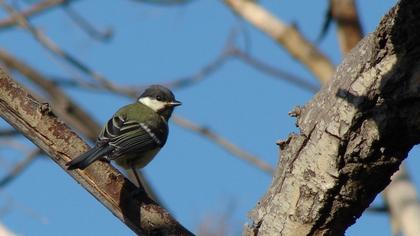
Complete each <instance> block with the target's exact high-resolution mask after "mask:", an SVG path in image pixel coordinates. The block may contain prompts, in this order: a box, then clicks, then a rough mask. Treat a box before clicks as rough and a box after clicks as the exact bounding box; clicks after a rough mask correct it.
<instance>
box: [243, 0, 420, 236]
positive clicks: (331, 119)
mask: <svg viewBox="0 0 420 236" xmlns="http://www.w3.org/2000/svg"><path fill="white" fill-rule="evenodd" d="M419 13H420V1H416V0H402V1H400V2H398V3H397V4H396V6H395V7H394V8H392V9H391V10H390V12H389V13H388V14H387V15H386V16H385V17H384V18H383V19H382V21H381V22H380V24H379V26H378V28H377V29H376V31H375V32H374V33H372V34H370V35H368V36H367V37H366V38H365V39H363V40H362V41H361V42H360V43H359V44H358V45H357V46H356V48H354V49H353V50H352V52H351V53H349V55H347V56H346V58H345V59H344V61H343V62H342V64H341V65H340V66H339V67H338V69H337V71H336V73H335V76H334V79H333V80H332V81H331V83H329V84H328V85H327V86H325V87H324V88H323V89H322V90H321V91H320V92H319V93H318V94H317V95H316V96H315V97H314V99H312V100H311V101H310V102H309V103H308V104H306V105H305V106H304V107H301V108H296V110H295V111H294V112H293V114H294V115H296V116H297V126H298V127H299V129H300V134H292V135H290V136H289V137H288V139H287V140H286V141H282V142H280V143H279V146H280V149H281V160H280V162H279V164H278V166H277V169H276V172H275V175H274V177H273V182H272V184H271V186H270V188H269V190H268V192H267V193H266V194H265V196H264V197H263V198H262V199H261V201H259V202H258V204H257V206H256V207H255V208H254V209H253V210H252V211H251V213H250V218H251V220H252V224H251V225H249V226H247V228H246V229H245V235H288V236H289V235H297V236H302V235H344V232H345V230H346V229H347V228H348V227H349V226H350V225H352V224H354V223H355V221H356V219H357V218H358V217H360V215H361V214H362V212H363V211H364V210H365V209H366V208H367V207H368V206H369V204H370V203H371V202H372V201H373V199H374V198H375V196H376V195H377V194H378V193H379V192H380V191H381V190H383V189H384V188H385V187H386V186H387V185H388V184H389V183H390V177H391V175H392V174H393V173H394V172H395V171H396V170H397V169H398V167H399V165H400V164H401V162H402V161H403V160H404V158H405V157H406V156H407V153H408V152H409V151H410V149H411V148H412V147H413V145H415V144H417V143H418V142H419V140H420V139H419V138H420V122H419V121H420V91H419V90H420V14H419Z"/></svg>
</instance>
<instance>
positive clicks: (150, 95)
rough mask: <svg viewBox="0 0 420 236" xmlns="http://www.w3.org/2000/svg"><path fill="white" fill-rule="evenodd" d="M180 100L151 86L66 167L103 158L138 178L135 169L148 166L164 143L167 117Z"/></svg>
mask: <svg viewBox="0 0 420 236" xmlns="http://www.w3.org/2000/svg"><path fill="white" fill-rule="evenodd" d="M179 105H181V102H179V101H177V100H176V99H175V96H174V94H173V93H172V92H171V91H170V90H169V89H168V88H166V87H164V86H161V85H152V86H150V87H149V88H147V89H146V90H145V91H144V92H143V93H142V94H141V95H140V97H139V98H138V99H137V102H135V103H133V104H130V105H127V106H124V107H122V108H121V109H119V110H118V111H117V113H115V114H114V116H113V117H112V118H111V119H110V120H109V121H108V122H107V123H106V125H105V126H104V127H103V128H102V130H101V132H100V133H99V135H98V138H97V140H96V144H95V146H94V147H93V148H91V149H90V150H88V151H87V152H85V153H83V154H81V155H80V156H78V157H76V158H74V159H73V160H71V161H70V162H68V163H67V164H66V165H67V169H68V170H73V169H82V170H83V169H85V168H86V167H88V166H89V165H90V164H92V163H93V162H94V161H96V160H98V159H101V158H105V160H108V161H115V162H116V163H117V164H118V165H119V166H121V167H123V168H124V169H126V170H129V169H131V170H132V171H133V173H134V175H135V177H136V180H137V182H138V183H137V184H139V185H140V179H139V177H138V174H137V169H138V168H143V167H144V166H145V165H147V164H148V163H149V162H150V161H151V160H152V159H153V157H154V156H155V155H156V154H157V153H158V152H159V150H160V149H161V148H162V147H163V146H164V145H165V143H166V139H167V137H168V131H169V129H168V120H169V118H170V117H171V115H172V112H173V110H174V108H175V107H176V106H179Z"/></svg>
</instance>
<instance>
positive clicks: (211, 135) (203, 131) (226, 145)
mask: <svg viewBox="0 0 420 236" xmlns="http://www.w3.org/2000/svg"><path fill="white" fill-rule="evenodd" d="M173 121H174V123H175V124H177V125H179V126H181V127H183V128H185V129H189V130H192V131H194V132H196V133H198V134H200V135H202V136H204V137H206V138H208V139H210V140H212V141H213V142H215V143H216V144H218V145H219V146H221V147H222V148H223V149H225V150H226V151H228V152H229V153H231V154H232V155H234V156H236V157H239V158H241V159H243V160H245V161H247V162H249V163H251V164H252V165H253V166H256V167H258V168H259V169H261V170H262V171H264V172H266V173H268V174H270V175H271V174H272V173H273V167H272V166H270V165H269V164H267V163H265V162H264V161H262V160H261V159H260V158H258V157H256V156H253V155H251V154H249V153H248V152H246V151H244V150H242V149H241V148H239V147H238V146H236V145H235V144H233V143H231V142H229V141H228V140H227V139H225V138H223V137H221V136H220V135H218V134H216V133H215V132H213V131H211V130H210V129H209V128H206V127H203V126H199V125H197V124H195V123H193V122H191V121H189V120H187V119H185V118H181V117H180V116H174V117H173Z"/></svg>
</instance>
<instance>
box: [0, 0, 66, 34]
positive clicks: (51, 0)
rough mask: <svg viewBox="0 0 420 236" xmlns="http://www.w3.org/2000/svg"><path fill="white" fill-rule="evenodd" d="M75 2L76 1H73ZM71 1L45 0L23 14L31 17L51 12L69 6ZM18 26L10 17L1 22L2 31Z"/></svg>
mask: <svg viewBox="0 0 420 236" xmlns="http://www.w3.org/2000/svg"><path fill="white" fill-rule="evenodd" d="M72 1H74V0H72ZM69 2H70V0H44V1H40V2H39V3H36V4H34V5H33V6H32V7H31V8H29V9H27V10H25V11H23V12H21V13H20V14H22V16H24V17H31V16H35V15H39V14H41V13H44V12H45V11H47V10H51V9H53V8H54V7H58V6H60V5H62V4H68V3H69ZM17 24H18V21H17V20H16V19H15V18H14V17H12V16H10V17H9V18H6V19H3V20H0V30H1V29H5V28H8V27H12V26H15V25H17Z"/></svg>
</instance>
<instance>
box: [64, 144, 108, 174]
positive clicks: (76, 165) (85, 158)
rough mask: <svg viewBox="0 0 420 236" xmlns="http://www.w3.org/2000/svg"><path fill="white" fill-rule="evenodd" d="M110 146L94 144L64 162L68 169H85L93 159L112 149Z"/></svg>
mask: <svg viewBox="0 0 420 236" xmlns="http://www.w3.org/2000/svg"><path fill="white" fill-rule="evenodd" d="M113 148H114V147H112V146H106V147H104V146H95V147H93V148H92V149H90V150H89V151H87V152H85V153H83V154H81V155H80V156H78V157H76V158H74V159H73V160H71V161H70V162H68V163H67V164H66V166H67V169H68V170H74V169H81V170H83V169H85V168H86V167H88V166H89V165H90V164H92V163H93V162H94V161H96V160H98V159H99V158H101V157H102V156H104V155H106V154H108V153H109V152H111V151H112V149H113Z"/></svg>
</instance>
